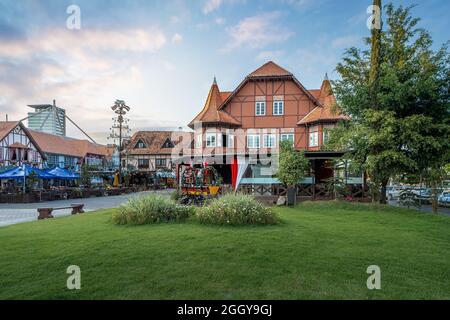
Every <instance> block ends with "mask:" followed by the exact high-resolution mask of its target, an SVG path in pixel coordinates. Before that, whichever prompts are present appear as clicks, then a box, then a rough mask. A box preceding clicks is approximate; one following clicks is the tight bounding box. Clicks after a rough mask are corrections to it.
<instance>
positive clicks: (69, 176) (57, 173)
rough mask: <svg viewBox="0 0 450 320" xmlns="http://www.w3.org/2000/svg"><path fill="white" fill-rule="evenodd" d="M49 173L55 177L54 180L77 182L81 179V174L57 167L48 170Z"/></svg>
mask: <svg viewBox="0 0 450 320" xmlns="http://www.w3.org/2000/svg"><path fill="white" fill-rule="evenodd" d="M46 172H47V173H49V174H51V175H53V176H54V179H59V180H76V179H80V174H79V173H76V172H73V171H70V170H68V169H63V168H60V167H55V168H53V169H49V170H46Z"/></svg>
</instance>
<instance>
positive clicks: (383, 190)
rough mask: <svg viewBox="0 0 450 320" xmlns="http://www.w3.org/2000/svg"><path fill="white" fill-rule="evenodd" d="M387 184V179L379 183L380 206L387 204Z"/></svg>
mask: <svg viewBox="0 0 450 320" xmlns="http://www.w3.org/2000/svg"><path fill="white" fill-rule="evenodd" d="M387 184H388V180H387V179H385V180H383V181H381V194H380V203H381V204H386V203H387V201H386V191H387Z"/></svg>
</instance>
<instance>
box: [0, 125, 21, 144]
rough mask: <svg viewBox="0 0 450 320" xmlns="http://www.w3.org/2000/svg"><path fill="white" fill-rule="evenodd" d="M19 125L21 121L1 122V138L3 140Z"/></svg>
mask: <svg viewBox="0 0 450 320" xmlns="http://www.w3.org/2000/svg"><path fill="white" fill-rule="evenodd" d="M18 125H19V121H2V122H0V140H3V138H4V137H6V136H7V135H8V134H9V133H10V132H11V131H12V130H13V129H14V128H15V127H17V126H18Z"/></svg>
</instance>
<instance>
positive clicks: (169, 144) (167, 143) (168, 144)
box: [162, 138, 175, 149]
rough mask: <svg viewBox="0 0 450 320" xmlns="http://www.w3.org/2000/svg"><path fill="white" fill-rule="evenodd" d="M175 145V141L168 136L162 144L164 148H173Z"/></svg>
mask: <svg viewBox="0 0 450 320" xmlns="http://www.w3.org/2000/svg"><path fill="white" fill-rule="evenodd" d="M173 147H175V146H174V144H173V142H172V141H170V139H169V138H167V139H166V141H165V142H164V144H163V145H162V148H163V149H167V148H173Z"/></svg>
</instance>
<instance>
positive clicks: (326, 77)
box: [324, 72, 328, 80]
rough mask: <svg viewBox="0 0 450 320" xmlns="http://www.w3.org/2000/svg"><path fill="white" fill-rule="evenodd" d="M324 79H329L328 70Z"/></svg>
mask: <svg viewBox="0 0 450 320" xmlns="http://www.w3.org/2000/svg"><path fill="white" fill-rule="evenodd" d="M324 80H328V72H325V79H324Z"/></svg>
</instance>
